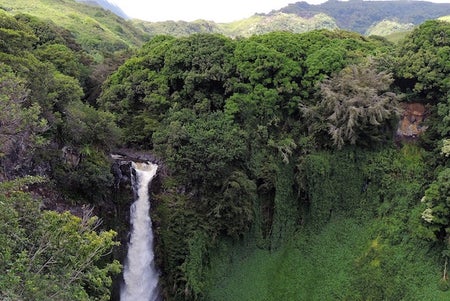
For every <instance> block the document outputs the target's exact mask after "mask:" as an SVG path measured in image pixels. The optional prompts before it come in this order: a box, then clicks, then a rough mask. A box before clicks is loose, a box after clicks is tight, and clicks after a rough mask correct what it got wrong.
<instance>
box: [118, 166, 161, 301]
mask: <svg viewBox="0 0 450 301" xmlns="http://www.w3.org/2000/svg"><path fill="white" fill-rule="evenodd" d="M133 169H134V170H135V172H136V177H133V189H135V190H137V193H136V200H135V202H134V203H133V204H132V205H131V208H130V224H131V229H132V231H131V237H130V242H129V243H128V254H127V258H126V260H125V264H124V272H123V278H124V283H123V285H122V289H121V292H120V300H121V301H158V300H159V293H158V272H157V270H156V268H155V264H154V253H153V230H152V221H151V218H150V198H149V185H150V183H151V181H152V179H153V177H154V176H155V175H156V170H157V169H158V165H156V164H152V163H148V164H146V163H133V164H132V172H133ZM135 192H136V191H135Z"/></svg>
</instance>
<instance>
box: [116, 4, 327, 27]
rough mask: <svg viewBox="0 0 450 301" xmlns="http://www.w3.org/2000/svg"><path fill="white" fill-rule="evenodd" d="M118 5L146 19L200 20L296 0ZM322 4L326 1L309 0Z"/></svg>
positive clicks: (227, 19)
mask: <svg viewBox="0 0 450 301" xmlns="http://www.w3.org/2000/svg"><path fill="white" fill-rule="evenodd" d="M109 2H111V3H114V4H116V5H117V6H119V7H120V8H121V9H122V10H123V11H124V12H125V13H126V14H127V15H128V16H129V17H131V18H137V19H141V20H146V21H153V22H155V21H166V20H174V21H178V20H184V21H194V20H197V19H205V20H211V21H215V22H219V23H220V22H231V21H236V20H239V19H243V18H247V17H250V16H252V15H253V14H255V13H268V12H270V11H271V10H273V9H280V8H282V7H284V6H286V5H288V4H289V3H295V2H297V1H295V0H109ZM307 2H309V3H311V4H319V3H322V2H325V0H323V1H322V0H308V1H307Z"/></svg>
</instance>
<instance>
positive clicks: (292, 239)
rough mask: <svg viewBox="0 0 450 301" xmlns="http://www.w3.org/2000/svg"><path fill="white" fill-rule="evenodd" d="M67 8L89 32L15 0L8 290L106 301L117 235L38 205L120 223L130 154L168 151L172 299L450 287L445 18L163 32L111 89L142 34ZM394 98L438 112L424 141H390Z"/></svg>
mask: <svg viewBox="0 0 450 301" xmlns="http://www.w3.org/2000/svg"><path fill="white" fill-rule="evenodd" d="M56 2H58V1H54V0H48V1H36V3H39V4H42V3H45V4H46V6H44V7H46V8H51V9H55V8H56V7H59V6H57V5H56V4H55V3H56ZM59 2H61V3H63V4H67V7H66V9H67V10H69V9H70V11H72V9H75V8H77V10H76V11H77V13H73V14H71V15H70V16H69V18H72V19H74V20H77V22H78V21H80V20H82V19H83V20H84V21H86V24H89V26H90V27H91V28H90V30H92V31H86V32H84V29H82V28H81V27H77V26H75V25H74V23H70V24H71V25H70V24H69V23H65V21H67V20H66V19H65V18H66V17H67V16H66V15H64V14H63V15H64V16H62V15H57V16H60V17H61V19H60V20H59V21H58V18H56V19H54V20H56V22H58V23H54V22H52V21H49V20H47V19H45V20H44V19H41V18H39V17H36V16H39V10H34V11H33V13H32V11H29V13H30V14H23V12H24V11H25V12H27V11H26V10H19V11H14V10H15V9H16V8H17V7H15V6H13V4H11V3H10V2H8V3H3V4H2V6H4V8H8V7H9V9H10V10H12V11H13V12H14V13H18V12H22V13H18V14H11V13H7V12H1V13H0V61H1V63H0V71H1V73H0V108H1V109H2V110H1V112H2V113H0V123H1V125H2V127H1V128H0V167H1V170H0V178H1V180H2V183H1V185H0V207H1V209H2V210H0V211H1V214H0V219H2V220H4V222H2V223H1V226H0V228H1V230H2V231H0V238H1V241H2V242H4V243H3V244H2V246H1V247H0V256H1V258H2V261H0V269H2V270H1V271H0V272H1V273H0V274H1V276H0V296H1V298H3V299H6V300H17V299H24V300H31V299H34V300H46V299H48V298H49V297H52V298H54V299H58V300H107V299H108V298H109V295H110V291H109V286H110V285H111V279H110V275H111V273H115V272H117V271H118V267H119V266H118V264H117V262H115V261H112V260H111V258H109V257H107V258H103V259H102V258H101V256H102V255H103V254H105V253H107V252H108V251H109V250H110V249H111V248H112V247H113V246H115V245H116V244H117V243H115V242H114V241H113V239H114V236H115V233H114V232H113V231H107V230H103V231H102V229H100V228H97V227H98V220H97V219H96V218H91V217H90V216H89V215H86V214H79V215H80V217H75V216H73V215H71V214H69V213H56V212H52V211H43V210H40V207H39V206H40V205H42V204H48V203H49V202H50V203H51V202H54V203H57V202H58V201H61V202H63V201H65V203H66V204H67V203H69V204H70V205H71V206H75V207H76V206H79V208H80V207H81V205H87V204H89V205H93V206H96V207H97V208H100V209H99V210H98V212H102V210H103V209H104V208H107V209H108V210H105V211H104V212H102V213H103V214H104V215H105V216H108V220H107V224H108V225H112V226H114V227H115V228H117V229H121V228H122V226H123V225H122V222H121V221H120V220H119V219H120V218H121V217H122V215H123V214H122V212H125V211H126V210H127V208H126V209H125V208H123V207H124V206H125V204H124V202H122V199H121V197H123V196H122V195H121V193H123V192H121V191H120V185H115V186H114V188H115V189H116V190H114V191H113V189H112V187H113V182H114V180H113V175H112V173H111V172H110V167H111V166H110V165H111V161H110V159H109V158H108V152H109V151H111V150H112V149H114V148H115V147H118V146H120V147H127V148H132V149H138V150H142V151H145V152H151V153H152V154H153V155H154V156H155V157H157V158H158V159H159V160H160V161H159V162H160V163H159V164H160V165H161V168H160V170H161V172H160V178H159V179H158V181H157V185H155V191H154V197H153V199H154V200H155V204H154V209H155V210H154V211H152V215H153V216H152V217H153V221H154V224H155V226H156V227H155V233H156V251H157V263H158V265H159V267H160V269H161V272H162V274H161V288H162V293H163V297H164V299H165V300H446V299H448V298H449V295H448V294H449V292H447V291H446V290H448V288H449V286H450V285H449V282H448V272H447V270H448V268H447V265H448V259H449V257H450V253H449V249H450V247H449V243H448V241H449V236H450V235H449V233H450V231H449V227H450V205H449V203H448V199H449V193H450V191H449V181H450V180H449V177H450V175H449V168H450V166H449V161H448V158H449V153H450V151H449V134H450V117H449V116H450V95H449V93H448V91H449V89H450V87H449V80H448V78H449V65H448V62H449V60H448V56H449V49H450V44H449V43H450V42H449V41H450V40H449V39H448V36H449V35H450V28H449V26H448V23H445V22H439V21H428V22H425V23H424V24H422V25H421V26H419V27H417V28H416V29H415V30H414V31H412V33H411V34H409V35H408V36H407V37H406V38H405V39H404V40H403V41H402V42H401V43H399V44H398V45H394V44H391V43H389V42H387V40H385V39H383V38H380V37H376V36H373V37H363V36H361V35H359V34H356V33H351V32H345V31H338V30H336V31H328V30H316V31H310V32H307V33H303V34H294V33H289V32H272V33H268V34H261V35H253V36H249V37H246V38H236V39H231V38H228V37H225V36H223V35H219V34H196V35H191V36H188V37H180V38H175V37H172V36H155V37H153V38H152V39H151V40H150V41H148V42H147V43H146V44H144V45H143V46H142V47H141V48H140V49H139V50H137V51H136V53H135V55H133V56H132V57H131V58H129V59H127V60H126V62H125V63H124V64H123V65H122V66H121V67H120V68H119V69H118V70H117V71H116V72H114V73H113V74H111V76H109V77H108V79H107V81H106V82H105V83H104V85H103V89H102V93H101V96H100V97H99V98H98V99H97V97H96V95H98V93H99V91H98V90H97V89H96V88H95V87H96V86H98V85H99V84H100V83H102V80H103V79H104V78H105V77H106V76H107V75H108V74H109V72H111V71H112V70H113V69H114V66H115V65H117V64H118V63H120V62H121V60H124V59H125V57H126V56H127V54H123V52H121V51H122V50H125V51H126V49H128V46H129V45H139V42H136V43H134V42H133V41H129V40H126V39H125V38H124V36H125V35H128V33H127V31H126V30H125V29H127V28H128V27H127V26H131V25H130V24H131V23H126V24H125V25H123V27H122V25H121V24H122V23H120V22H124V21H123V20H120V22H119V25H117V24H116V23H114V24H116V25H115V26H119V28H120V29H119V28H115V29H114V30H112V29H111V27H109V25H108V26H106V25H105V26H103V23H101V22H100V21H99V20H102V18H103V17H104V18H105V21H104V22H105V24H110V23H108V22H109V21H111V19H110V17H111V16H110V15H109V13H106V12H105V11H103V10H98V9H92V12H93V13H95V15H96V17H95V18H94V17H92V12H89V14H88V13H86V14H81V15H80V14H78V8H79V10H81V11H83V10H85V9H86V8H85V6H79V5H80V4H76V5H75V4H74V3H73V2H70V1H68V0H64V1H59ZM16 3H17V4H21V5H23V2H22V1H17V2H16ZM333 3H334V2H333ZM333 3H328V5H331V4H333ZM358 3H359V2H358ZM8 5H9V6H8ZM36 7H39V5H37V6H36ZM41 8H42V7H41ZM49 11H51V10H49ZM32 15H33V16H32ZM86 16H90V17H86ZM280 16H281V18H284V17H285V15H280ZM259 17H260V16H255V18H259ZM80 18H81V19H80ZM91 18H93V19H91ZM275 19H276V18H274V22H275V23H276V22H277V20H275ZM325 19H326V18H325ZM64 20H65V21H64ZM107 20H109V21H107ZM327 20H328V21H330V20H329V19H326V20H325V21H327ZM97 21H98V22H100V23H98V24H97V23H96V22H97ZM79 23H83V22H79ZM57 24H58V25H57ZM60 24H61V25H64V27H61V26H60ZM328 24H329V25H333V24H332V23H328ZM168 25H170V26H172V25H173V24H168ZM209 25H210V24H208V23H201V22H199V25H198V26H199V27H201V28H203V27H205V28H204V30H206V31H208V32H210V31H215V29H214V28H210V27H209ZM278 25H279V26H281V27H280V28H279V29H281V30H284V29H286V28H284V27H283V26H284V25H285V23H284V21H283V20H282V21H281V22H280V23H278ZM72 26H75V27H72ZM98 26H99V27H98ZM142 26H145V24H144V25H142ZM99 28H101V29H102V30H100V29H99ZM260 29H261V28H260ZM78 30H80V31H81V32H78ZM96 30H100V31H104V34H105V35H106V36H104V35H100V34H97V32H96ZM121 30H122V32H121ZM177 30H179V29H177ZM180 30H181V29H180ZM193 30H195V28H194V29H193ZM202 30H203V29H202ZM264 30H266V29H261V31H258V33H260V32H263V31H264ZM138 31H139V30H138ZM115 32H119V33H120V32H121V34H119V36H120V37H121V38H119V39H118V40H116V39H115V38H112V36H115V34H114V33H115ZM139 32H140V31H139ZM133 37H135V36H134V35H133V34H131V36H130V38H133ZM110 38H111V39H110ZM102 39H105V40H102ZM102 41H103V42H104V43H103V42H102ZM140 41H141V40H140ZM117 51H120V52H121V53H118V52H117ZM399 102H421V103H423V104H425V105H426V107H427V109H428V110H427V115H426V126H427V130H426V133H425V135H423V136H421V137H420V138H418V139H412V141H403V140H402V139H401V137H397V138H398V140H394V139H393V137H394V135H395V126H396V123H397V119H398V115H399V113H401V110H400V106H399ZM8 112H12V114H11V113H8ZM410 122H412V123H413V122H415V120H412V121H410ZM27 175H45V176H46V177H48V179H49V180H48V181H49V183H48V184H44V183H41V182H40V181H38V182H37V183H34V182H33V183H32V181H31V182H30V181H29V180H28V179H29V178H28V177H26V176H27ZM38 179H40V178H38ZM116 181H117V179H116ZM127 189H128V190H129V187H127ZM128 190H127V197H128V196H129V191H128ZM112 192H115V194H114V201H115V202H112V201H111V200H112V199H113V196H112ZM36 194H40V195H41V197H43V198H44V199H43V200H42V203H41V201H40V200H39V198H38V199H36ZM52 198H53V199H52ZM55 199H57V200H55ZM421 200H422V202H421ZM54 205H55V204H54ZM44 206H45V205H44ZM55 207H56V208H58V206H57V205H56V206H55ZM85 208H86V207H85ZM6 221H7V222H6ZM3 259H5V260H3ZM229 268H231V273H228V270H229Z"/></svg>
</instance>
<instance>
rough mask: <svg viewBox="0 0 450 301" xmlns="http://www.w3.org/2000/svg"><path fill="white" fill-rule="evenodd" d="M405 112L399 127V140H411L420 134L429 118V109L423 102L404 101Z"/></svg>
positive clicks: (397, 134)
mask: <svg viewBox="0 0 450 301" xmlns="http://www.w3.org/2000/svg"><path fill="white" fill-rule="evenodd" d="M402 109H403V114H402V116H401V120H400V123H399V125H398V128H397V133H396V137H397V139H398V140H411V139H416V138H417V137H419V136H420V134H422V133H423V132H425V130H426V129H427V126H426V125H425V124H424V121H425V119H426V118H427V109H426V107H425V106H424V105H423V104H421V103H403V104H402Z"/></svg>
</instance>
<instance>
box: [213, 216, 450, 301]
mask: <svg viewBox="0 0 450 301" xmlns="http://www.w3.org/2000/svg"><path fill="white" fill-rule="evenodd" d="M375 224H376V222H375V221H373V222H372V223H368V224H365V225H364V224H359V223H358V222H356V221H355V220H352V219H335V220H333V221H331V222H330V223H328V224H327V226H326V227H324V229H323V230H322V231H321V232H320V233H318V234H312V233H308V231H302V232H299V234H298V235H297V237H296V238H295V239H294V240H293V242H292V243H291V245H289V246H286V247H284V248H282V249H281V250H279V251H276V252H273V253H271V252H270V251H266V250H261V249H254V250H253V251H246V252H240V250H239V249H242V247H231V248H230V247H229V246H228V249H226V248H224V249H225V250H226V251H227V252H228V253H233V252H234V253H236V255H234V257H233V258H232V260H231V261H230V262H228V263H225V262H223V261H222V262H217V261H216V262H213V265H212V266H213V267H214V272H213V273H212V275H211V276H210V277H211V279H212V281H211V283H212V284H211V287H210V293H209V296H208V297H207V299H208V300H211V301H219V300H220V301H227V300H229V301H234V300H240V301H247V300H248V301H250V300H264V301H271V300H273V301H278V300H283V301H290V300H292V301H294V300H298V301H301V300H311V301H314V300H317V301H319V300H320V301H322V300H360V299H359V297H356V296H357V294H358V289H357V287H355V283H358V281H359V280H358V279H356V277H355V275H357V274H355V273H354V268H355V264H357V262H358V261H359V260H361V258H362V257H363V256H364V254H365V252H367V249H368V246H371V245H373V244H376V243H377V240H376V237H375V238H374V237H373V231H372V229H373V226H374V225H375ZM236 249H238V251H236ZM222 252H224V251H223V250H222ZM242 254H244V255H242ZM405 254H407V255H405ZM390 255H392V258H395V261H393V262H389V260H387V261H388V262H386V263H385V264H386V265H387V266H388V267H389V269H390V268H392V266H395V267H396V269H395V270H397V271H398V275H396V277H394V279H395V278H398V282H399V283H398V284H397V287H396V288H397V289H399V290H404V291H407V292H408V293H407V294H406V296H403V297H402V299H396V300H408V301H412V300H417V301H428V300H429V301H445V300H449V298H450V294H449V293H448V292H442V291H440V290H438V289H437V282H438V279H439V271H438V270H437V268H436V264H435V263H434V262H433V261H432V260H431V259H430V258H427V257H426V256H427V255H426V252H425V251H424V249H416V250H410V249H409V250H408V248H407V247H405V246H400V247H397V248H393V249H392V250H391V252H390ZM222 258H223V257H222ZM361 281H362V280H361ZM363 298H364V297H363ZM363 300H366V299H363Z"/></svg>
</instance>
